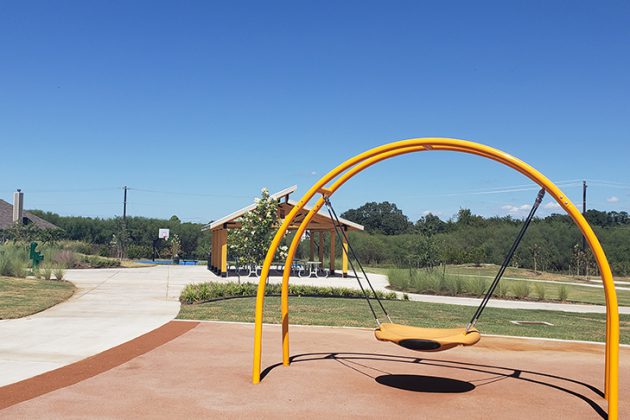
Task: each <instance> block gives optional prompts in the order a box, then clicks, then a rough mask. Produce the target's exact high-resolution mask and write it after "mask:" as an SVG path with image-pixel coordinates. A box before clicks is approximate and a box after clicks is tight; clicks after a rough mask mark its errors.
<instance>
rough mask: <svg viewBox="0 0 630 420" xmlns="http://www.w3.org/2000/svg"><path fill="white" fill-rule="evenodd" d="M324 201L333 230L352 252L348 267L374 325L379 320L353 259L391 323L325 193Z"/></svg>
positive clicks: (390, 320)
mask: <svg viewBox="0 0 630 420" xmlns="http://www.w3.org/2000/svg"><path fill="white" fill-rule="evenodd" d="M324 202H325V203H326V210H328V215H329V216H330V218H331V219H332V220H333V225H334V228H335V232H336V233H337V237H338V238H339V240H340V241H342V242H345V243H346V244H348V249H349V250H350V253H351V254H352V258H349V259H348V261H349V262H350V267H351V268H352V272H353V273H354V276H355V278H356V279H357V283H359V287H360V288H361V291H362V292H363V296H365V299H366V300H367V303H368V305H369V306H370V310H371V311H372V315H374V319H375V320H376V325H377V326H380V325H381V322H380V321H379V319H378V316H377V315H376V311H375V310H374V307H373V306H372V302H371V301H370V296H369V295H368V293H367V291H366V290H365V288H364V287H363V284H362V283H361V280H360V277H359V275H358V274H357V270H356V269H355V268H354V264H353V263H352V260H353V259H354V260H355V261H356V262H357V265H358V266H359V269H360V270H361V272H362V273H363V277H364V278H365V280H366V281H367V284H368V285H369V286H370V289H371V290H372V293H373V294H374V298H375V299H376V301H377V302H378V304H379V306H380V307H381V310H382V311H383V313H384V314H385V316H386V317H387V319H388V321H389V322H390V323H391V322H392V319H391V318H390V317H389V313H387V310H386V309H385V306H383V302H381V299H380V298H379V297H378V294H377V293H376V290H374V286H372V282H370V278H369V277H368V275H367V273H366V272H365V270H364V269H363V265H362V264H361V261H359V258H358V257H357V254H356V253H355V252H354V248H353V247H352V244H351V243H350V240H349V239H348V235H347V234H346V232H345V231H344V230H343V229H341V222H340V221H339V217H337V212H335V209H334V208H333V206H332V203H331V202H330V199H329V198H328V196H326V195H324ZM342 236H343V239H342Z"/></svg>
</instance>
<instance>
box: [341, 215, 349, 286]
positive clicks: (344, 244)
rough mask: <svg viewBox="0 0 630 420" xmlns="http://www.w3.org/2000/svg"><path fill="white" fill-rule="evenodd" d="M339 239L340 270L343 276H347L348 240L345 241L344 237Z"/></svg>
mask: <svg viewBox="0 0 630 420" xmlns="http://www.w3.org/2000/svg"><path fill="white" fill-rule="evenodd" d="M344 228H345V226H344ZM342 229H343V228H342ZM341 240H342V243H341V272H342V275H343V277H348V241H346V238H345V237H343V238H342V239H341Z"/></svg>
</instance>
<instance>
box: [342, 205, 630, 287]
mask: <svg viewBox="0 0 630 420" xmlns="http://www.w3.org/2000/svg"><path fill="white" fill-rule="evenodd" d="M342 217H344V218H346V219H349V220H352V221H354V222H356V223H360V224H362V225H364V226H365V229H366V230H365V232H352V234H351V240H352V241H353V245H354V248H355V250H356V251H357V253H358V254H359V255H360V257H361V258H362V259H363V260H364V261H366V262H367V263H368V264H393V265H397V266H414V267H430V266H433V265H437V264H441V263H445V264H465V263H473V264H481V263H493V264H500V263H501V262H502V261H503V258H504V256H505V253H506V252H507V250H508V249H509V247H510V245H511V244H512V241H513V240H514V238H515V237H516V235H517V233H518V230H519V229H520V227H521V224H522V221H521V220H518V219H515V218H513V217H511V216H505V217H488V218H486V217H482V216H479V215H475V214H473V213H472V212H471V211H470V209H460V210H459V212H458V213H457V215H456V216H455V217H454V218H452V219H449V220H441V219H440V218H439V217H438V216H435V215H433V214H427V215H426V216H424V217H421V218H420V219H419V220H417V221H416V222H415V223H413V222H411V221H410V220H409V218H408V217H407V216H405V215H404V214H403V212H402V211H401V210H400V209H398V207H397V206H396V205H395V204H393V203H389V202H383V203H374V202H372V203H366V204H365V205H363V206H361V207H359V208H357V209H351V210H348V211H346V212H344V213H343V214H342ZM586 218H587V220H588V221H589V223H591V226H593V229H594V230H595V233H596V234H597V236H598V238H599V240H600V241H601V243H602V246H603V247H604V250H605V251H606V255H607V257H608V259H609V262H610V264H611V266H612V269H613V272H614V273H615V274H616V275H628V274H630V217H628V214H627V213H626V212H604V211H599V210H588V211H587V212H586ZM581 243H582V235H581V233H580V231H579V230H578V228H577V227H576V226H575V224H574V223H573V221H572V220H571V218H570V217H569V216H568V215H560V214H552V215H550V216H547V217H544V218H535V219H534V220H533V221H532V224H531V225H530V227H529V230H528V232H527V234H526V235H525V237H524V239H523V241H522V242H521V245H520V246H519V248H518V251H517V253H516V254H515V256H514V259H513V261H512V263H513V265H515V266H519V267H524V268H530V269H533V270H543V271H558V272H567V273H574V274H578V275H583V274H587V273H588V274H591V275H593V274H597V273H596V272H595V271H596V265H595V261H594V258H593V255H592V254H591V252H590V250H588V249H587V250H586V251H583V250H582V247H581Z"/></svg>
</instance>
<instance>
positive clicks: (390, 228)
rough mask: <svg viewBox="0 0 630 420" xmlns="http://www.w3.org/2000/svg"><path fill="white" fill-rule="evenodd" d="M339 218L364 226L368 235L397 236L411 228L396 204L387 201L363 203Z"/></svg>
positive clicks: (410, 224)
mask: <svg viewBox="0 0 630 420" xmlns="http://www.w3.org/2000/svg"><path fill="white" fill-rule="evenodd" d="M341 217H343V218H345V219H348V220H351V221H353V222H355V223H359V224H361V225H363V226H365V230H366V231H368V232H370V233H383V234H385V235H398V234H401V233H405V232H408V231H409V230H410V229H411V227H412V226H413V225H412V223H411V222H410V221H409V218H408V217H407V216H405V215H404V214H403V212H402V210H400V209H399V208H398V207H397V206H396V204H394V203H390V202H388V201H383V202H382V203H376V202H370V203H365V204H364V205H362V206H361V207H359V208H358V209H350V210H348V211H346V212H344V213H342V214H341Z"/></svg>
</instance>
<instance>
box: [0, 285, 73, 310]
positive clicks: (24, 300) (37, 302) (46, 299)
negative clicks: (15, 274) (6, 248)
mask: <svg viewBox="0 0 630 420" xmlns="http://www.w3.org/2000/svg"><path fill="white" fill-rule="evenodd" d="M74 291H75V287H74V285H73V284H72V283H70V282H68V281H58V280H32V279H16V278H12V277H0V319H10V318H21V317H24V316H27V315H31V314H34V313H37V312H41V311H43V310H44V309H48V308H50V307H51V306H54V305H56V304H58V303H60V302H63V301H64V300H66V299H68V298H69V297H70V296H72V294H73V293H74Z"/></svg>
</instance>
